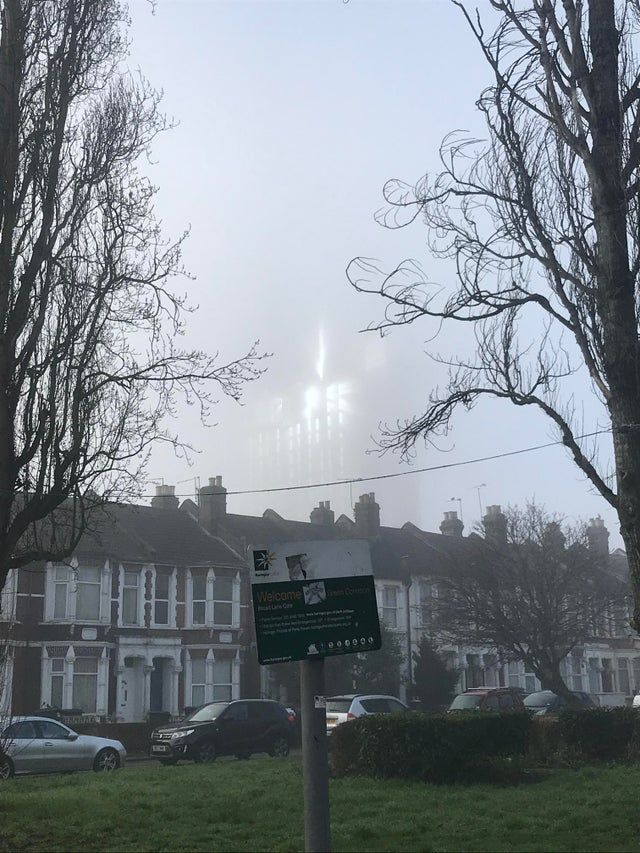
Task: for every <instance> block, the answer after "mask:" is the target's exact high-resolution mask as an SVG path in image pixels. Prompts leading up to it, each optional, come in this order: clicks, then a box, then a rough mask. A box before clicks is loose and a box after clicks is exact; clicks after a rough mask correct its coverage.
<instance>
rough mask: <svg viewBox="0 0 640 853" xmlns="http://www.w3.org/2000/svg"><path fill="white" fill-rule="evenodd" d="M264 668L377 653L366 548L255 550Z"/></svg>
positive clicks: (358, 543) (356, 542)
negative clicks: (346, 655)
mask: <svg viewBox="0 0 640 853" xmlns="http://www.w3.org/2000/svg"><path fill="white" fill-rule="evenodd" d="M251 563H252V565H251V594H252V599H253V613H254V618H255V626H256V639H257V645H258V660H259V661H260V663H261V664H271V663H283V662H285V661H292V660H307V659H313V658H322V657H329V656H331V655H344V654H353V653H357V652H368V651H372V650H375V649H379V648H380V623H379V621H378V608H377V604H376V591H375V586H374V582H373V572H372V568H371V554H370V551H369V543H368V542H366V541H365V540H360V539H350V540H342V541H337V542H333V541H330V542H326V541H322V540H312V541H306V542H286V543H279V544H276V545H270V546H265V547H255V548H253V549H252V558H251Z"/></svg>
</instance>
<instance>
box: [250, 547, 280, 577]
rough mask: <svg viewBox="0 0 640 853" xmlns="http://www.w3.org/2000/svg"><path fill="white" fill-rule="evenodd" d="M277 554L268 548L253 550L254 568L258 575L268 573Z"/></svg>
mask: <svg viewBox="0 0 640 853" xmlns="http://www.w3.org/2000/svg"><path fill="white" fill-rule="evenodd" d="M275 558H276V555H275V554H272V553H271V551H269V550H268V549H267V548H264V549H263V550H261V551H254V552H253V569H254V571H255V573H256V574H257V575H266V574H268V572H269V569H270V568H271V564H272V563H273V561H274V560H275Z"/></svg>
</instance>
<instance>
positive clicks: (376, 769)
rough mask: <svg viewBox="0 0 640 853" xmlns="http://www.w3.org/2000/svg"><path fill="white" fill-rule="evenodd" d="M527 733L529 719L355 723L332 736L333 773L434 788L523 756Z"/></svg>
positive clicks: (440, 717) (415, 717)
mask: <svg viewBox="0 0 640 853" xmlns="http://www.w3.org/2000/svg"><path fill="white" fill-rule="evenodd" d="M530 728H531V718H530V717H529V716H528V715H527V714H500V715H498V714H480V713H473V714H424V713H410V714H392V715H389V716H383V715H370V716H364V717H359V718H358V719H357V720H352V721H351V722H349V723H344V724H343V725H341V726H338V728H337V729H336V730H335V731H334V733H333V735H332V767H333V772H334V773H335V774H336V775H347V774H361V775H366V776H375V777H379V778H389V777H401V778H410V779H422V780H424V781H432V782H435V781H445V780H447V779H454V778H462V777H465V776H466V775H468V774H473V773H474V772H475V771H477V770H478V768H480V767H482V766H483V765H485V766H486V765H488V764H491V763H492V762H494V763H495V762H496V761H499V759H501V758H506V757H509V758H511V757H515V756H522V755H524V754H525V753H526V751H527V747H528V741H529V731H530Z"/></svg>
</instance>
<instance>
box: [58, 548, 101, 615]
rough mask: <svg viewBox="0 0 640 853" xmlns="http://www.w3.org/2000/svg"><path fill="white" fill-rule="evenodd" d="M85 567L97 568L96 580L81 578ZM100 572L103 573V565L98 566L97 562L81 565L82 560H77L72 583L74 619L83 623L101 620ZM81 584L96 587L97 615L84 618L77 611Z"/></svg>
mask: <svg viewBox="0 0 640 853" xmlns="http://www.w3.org/2000/svg"><path fill="white" fill-rule="evenodd" d="M85 569H93V570H97V572H98V580H97V581H93V580H91V581H87V580H82V579H81V574H82V572H83V571H84V570H85ZM102 574H103V567H102V566H100V564H99V563H96V564H95V565H89V564H87V565H83V564H82V562H79V563H78V565H77V566H76V569H75V578H74V580H75V584H74V586H75V597H76V605H75V610H76V621H78V622H82V623H83V624H85V623H87V624H90V625H95V624H100V622H102V621H103V620H102V617H103V610H104V605H103V601H102ZM81 586H92V587H97V588H98V615H97V616H93V617H91V618H84V617H82V616H81V615H80V614H79V613H78V605H79V603H80V587H81ZM67 601H68V597H67Z"/></svg>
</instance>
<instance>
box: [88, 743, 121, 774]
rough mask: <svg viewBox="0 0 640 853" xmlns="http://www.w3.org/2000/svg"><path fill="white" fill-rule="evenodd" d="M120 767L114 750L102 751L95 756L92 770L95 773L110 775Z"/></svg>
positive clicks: (118, 758)
mask: <svg viewBox="0 0 640 853" xmlns="http://www.w3.org/2000/svg"><path fill="white" fill-rule="evenodd" d="M118 767H120V756H119V755H118V753H117V752H116V750H115V749H110V748H107V749H102V750H100V752H99V753H98V754H97V755H96V759H95V761H94V762H93V769H94V770H95V771H96V773H112V772H113V771H114V770H117V769H118Z"/></svg>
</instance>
